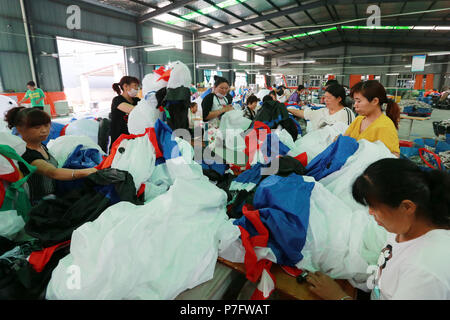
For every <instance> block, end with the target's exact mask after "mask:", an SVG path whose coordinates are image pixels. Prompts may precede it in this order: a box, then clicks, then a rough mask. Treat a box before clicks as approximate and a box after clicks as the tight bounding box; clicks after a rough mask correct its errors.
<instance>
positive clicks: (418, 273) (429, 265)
mask: <svg viewBox="0 0 450 320" xmlns="http://www.w3.org/2000/svg"><path fill="white" fill-rule="evenodd" d="M395 237H396V235H395V234H391V235H390V237H389V238H388V240H387V243H386V245H390V246H391V247H392V250H389V249H388V250H387V251H384V252H382V253H381V254H380V257H379V260H378V263H377V268H376V272H375V275H374V276H375V281H376V282H378V287H379V289H380V299H382V300H450V272H449V270H450V230H444V229H438V230H432V231H429V232H428V233H426V234H425V235H422V236H421V237H419V238H416V239H413V240H409V241H405V242H400V243H399V242H397V241H396V240H395ZM383 265H385V267H384V268H383V267H382V266H383ZM380 273H381V275H380ZM372 298H375V294H374V291H372Z"/></svg>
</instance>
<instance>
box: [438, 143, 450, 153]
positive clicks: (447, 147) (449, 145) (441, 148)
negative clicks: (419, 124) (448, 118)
mask: <svg viewBox="0 0 450 320" xmlns="http://www.w3.org/2000/svg"><path fill="white" fill-rule="evenodd" d="M449 150H450V143H447V142H445V141H438V143H437V144H436V151H435V153H440V152H445V151H449Z"/></svg>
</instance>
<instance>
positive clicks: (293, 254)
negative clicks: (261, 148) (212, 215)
mask: <svg viewBox="0 0 450 320" xmlns="http://www.w3.org/2000/svg"><path fill="white" fill-rule="evenodd" d="M313 188H314V183H312V182H305V181H304V179H303V177H302V176H299V175H296V174H294V173H293V174H291V175H289V176H288V177H280V176H277V175H273V176H269V177H267V178H266V179H265V180H263V181H262V182H261V184H260V185H259V186H258V188H257V189H256V192H255V196H254V198H253V205H254V207H255V209H258V210H259V214H260V218H261V221H262V223H263V224H264V225H265V227H266V228H267V229H268V230H269V241H268V244H267V246H268V247H269V248H271V249H272V251H273V252H274V254H275V256H276V258H277V261H276V262H277V263H278V264H281V265H286V266H295V264H297V263H298V262H299V261H301V260H302V259H303V255H302V253H301V251H302V249H303V247H304V245H305V240H306V233H307V231H308V224H309V210H310V198H311V192H312V190H313ZM233 223H234V224H235V225H239V226H241V227H243V228H244V229H246V230H247V231H248V232H249V233H250V236H255V235H257V234H258V233H257V232H256V230H255V228H254V227H253V225H252V223H251V222H250V221H249V220H247V218H246V217H245V216H242V217H241V218H240V219H237V220H235V221H234V222H233Z"/></svg>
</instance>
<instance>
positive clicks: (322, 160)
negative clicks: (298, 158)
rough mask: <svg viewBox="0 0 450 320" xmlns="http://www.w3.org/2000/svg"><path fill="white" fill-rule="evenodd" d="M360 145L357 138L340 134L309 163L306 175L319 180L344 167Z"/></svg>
mask: <svg viewBox="0 0 450 320" xmlns="http://www.w3.org/2000/svg"><path fill="white" fill-rule="evenodd" d="M358 147H359V144H358V142H357V141H356V139H354V138H351V137H347V136H343V135H340V136H339V138H338V139H337V140H336V141H335V142H333V143H332V144H331V145H329V146H328V148H326V149H325V150H324V151H322V153H320V154H319V155H317V156H316V157H315V158H314V159H312V160H311V161H310V162H309V163H308V165H307V166H306V172H307V174H306V175H308V176H312V177H314V179H316V180H317V181H319V180H320V179H322V178H324V177H326V176H328V175H329V174H331V173H333V172H335V171H337V170H339V169H340V168H342V166H343V165H344V164H345V162H346V161H347V159H348V158H349V157H350V156H351V155H353V154H354V153H355V152H356V150H358Z"/></svg>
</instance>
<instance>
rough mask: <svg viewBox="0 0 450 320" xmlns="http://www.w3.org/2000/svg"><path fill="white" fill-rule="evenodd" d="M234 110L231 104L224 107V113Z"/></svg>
mask: <svg viewBox="0 0 450 320" xmlns="http://www.w3.org/2000/svg"><path fill="white" fill-rule="evenodd" d="M233 109H234V108H233V107H232V106H231V105H230V104H229V105H226V106H223V107H222V111H223V113H225V112H228V111H231V110H233Z"/></svg>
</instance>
